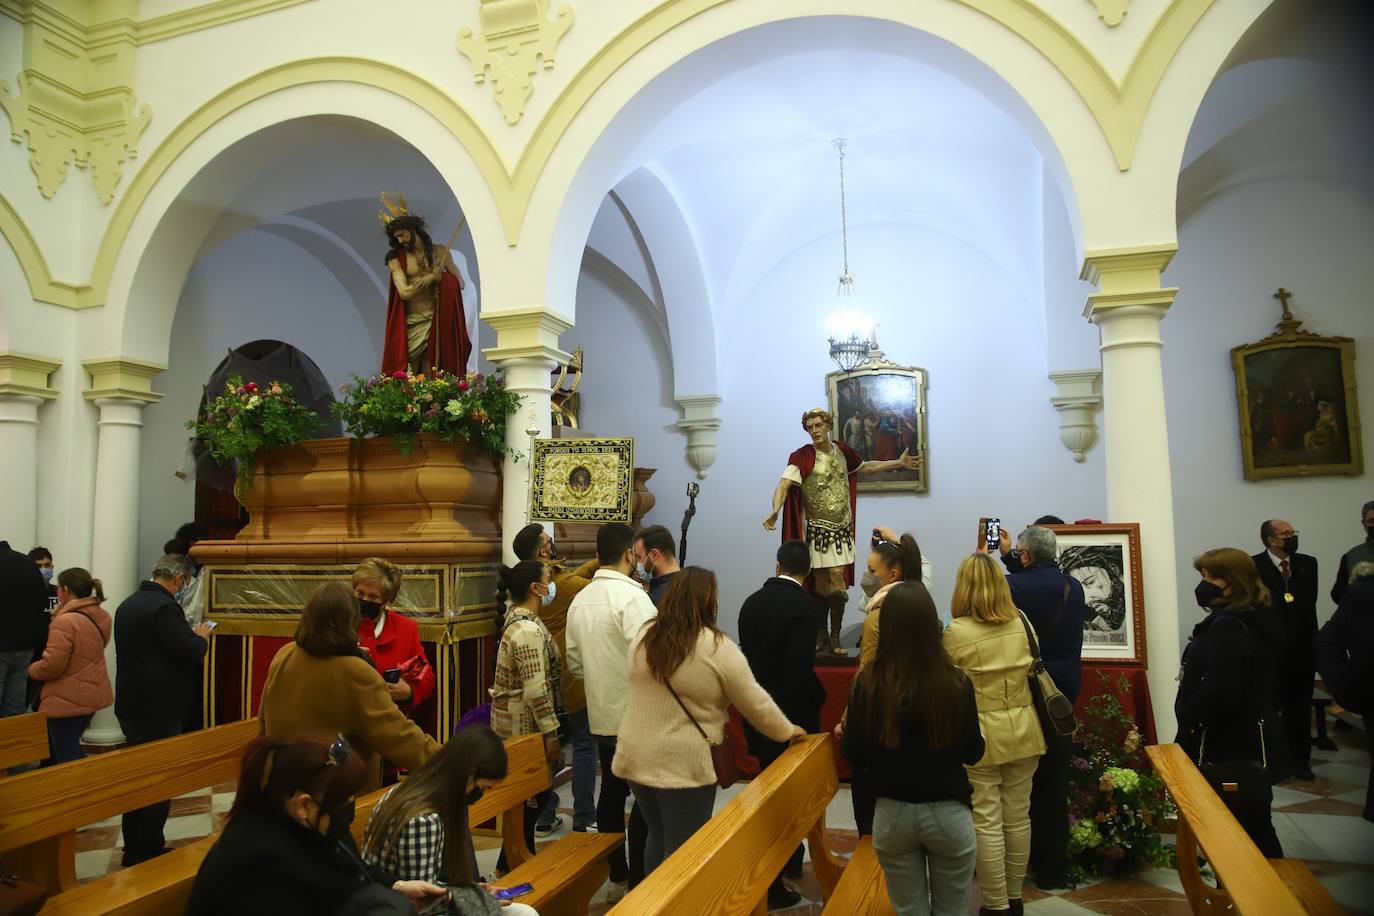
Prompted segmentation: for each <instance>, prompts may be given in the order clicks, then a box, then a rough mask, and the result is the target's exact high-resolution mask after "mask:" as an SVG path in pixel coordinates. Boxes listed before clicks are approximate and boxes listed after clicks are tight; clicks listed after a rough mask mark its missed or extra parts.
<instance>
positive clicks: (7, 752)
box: [0, 712, 48, 777]
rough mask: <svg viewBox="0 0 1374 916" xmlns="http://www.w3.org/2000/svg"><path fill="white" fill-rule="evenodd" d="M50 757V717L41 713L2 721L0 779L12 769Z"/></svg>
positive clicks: (12, 717) (0, 731) (10, 717)
mask: <svg viewBox="0 0 1374 916" xmlns="http://www.w3.org/2000/svg"><path fill="white" fill-rule="evenodd" d="M47 756H48V717H47V715H46V714H44V713H41V712H31V713H28V714H26V715H22V716H7V717H5V718H3V719H0V777H3V776H4V771H5V770H8V769H9V768H10V767H17V766H19V765H20V764H22V763H37V762H38V761H40V760H45V759H47Z"/></svg>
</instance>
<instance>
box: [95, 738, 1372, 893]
mask: <svg viewBox="0 0 1374 916" xmlns="http://www.w3.org/2000/svg"><path fill="white" fill-rule="evenodd" d="M1333 737H1334V738H1335V740H1336V742H1337V745H1338V749H1337V750H1335V751H1322V750H1315V749H1314V750H1313V752H1312V758H1313V759H1312V769H1313V772H1315V773H1316V774H1317V779H1316V780H1315V781H1313V782H1299V781H1296V780H1295V781H1290V782H1287V783H1284V784H1283V785H1282V786H1278V787H1276V788H1275V790H1274V826H1275V828H1276V830H1277V831H1278V835H1279V840H1280V841H1281V842H1282V843H1283V848H1284V852H1285V853H1286V854H1287V855H1288V856H1289V857H1290V858H1300V859H1303V860H1305V861H1306V862H1307V864H1308V865H1309V867H1311V869H1312V871H1313V873H1314V874H1316V875H1317V877H1318V878H1320V879H1321V881H1322V883H1323V884H1324V885H1326V887H1327V889H1328V890H1330V891H1331V893H1332V895H1333V896H1335V898H1336V899H1337V900H1338V901H1340V903H1341V904H1342V905H1344V906H1345V907H1346V908H1347V909H1348V910H1349V912H1351V913H1353V914H1369V916H1374V824H1371V823H1369V822H1367V821H1365V820H1363V819H1362V818H1361V817H1360V812H1361V811H1362V810H1363V808H1364V793H1365V786H1366V783H1367V781H1368V779H1369V756H1368V752H1367V751H1366V750H1365V747H1366V746H1367V745H1366V742H1367V740H1368V739H1367V737H1366V735H1365V733H1364V732H1363V731H1359V730H1357V729H1351V730H1345V731H1339V732H1334V733H1333ZM742 788H743V786H742V785H741V786H737V787H733V788H731V789H728V790H724V791H722V792H719V793H717V797H716V809H717V810H719V809H720V808H722V807H724V805H725V804H726V803H727V802H728V801H729V800H730V799H731V798H733V797H734V796H735V794H736V793H737V792H739V791H740V790H741V789H742ZM568 792H569V790H568V788H567V787H564V788H563V789H562V790H561V793H562V801H563V802H564V803H570V802H571V799H570V798H569V796H568ZM233 793H234V787H233V786H232V785H220V786H215V787H214V789H208V790H203V791H201V792H195V793H192V794H190V795H187V796H184V797H182V798H178V799H175V800H174V801H173V802H172V814H171V817H170V818H169V819H168V822H167V834H166V835H167V839H168V845H169V846H173V847H177V846H183V845H186V844H187V843H190V842H192V841H194V840H195V839H198V838H200V837H203V836H206V835H208V834H209V833H211V832H213V831H214V830H217V829H219V827H220V825H221V824H222V822H223V820H224V816H225V813H226V812H227V811H228V810H229V807H230V805H231V804H233V800H234V795H233ZM570 821H571V812H570V811H567V810H565V811H564V826H563V831H566V830H567V829H568V826H567V825H568V824H569V823H570ZM826 823H827V825H828V827H829V829H830V836H831V841H832V847H833V848H834V849H835V851H836V852H837V853H839V854H841V855H847V854H849V853H850V852H852V851H853V849H854V846H855V845H856V844H857V842H858V837H857V834H856V832H855V829H854V816H853V810H852V808H851V805H850V800H849V791H848V789H846V788H844V787H841V789H840V792H839V793H838V794H837V795H836V796H835V798H834V799H833V800H832V801H831V803H830V806H829V808H828V809H827V813H826ZM559 835H561V833H556V834H554V835H553V836H551V837H549V838H548V839H547V840H541V841H540V844H542V843H545V842H552V841H553V840H555V839H557V838H558V836H559ZM119 844H120V836H119V820H118V818H115V819H112V820H110V821H104V822H101V823H99V824H94V825H92V826H90V827H88V828H86V829H85V830H82V831H81V832H80V833H79V834H78V835H77V854H76V869H77V877H78V878H80V879H81V880H83V881H85V880H90V879H91V878H95V877H99V876H101V875H104V874H108V873H110V872H112V871H117V870H118V869H119V867H120V866H119V858H120V855H121V854H122V850H120V848H119ZM495 845H496V844H495V841H494V840H487V839H485V838H483V837H478V838H477V846H478V847H479V849H478V853H477V858H478V863H479V864H480V866H481V867H482V868H483V869H484V870H487V871H488V873H489V872H490V870H491V869H492V868H493V867H494V865H495V863H496V856H497V850H496V849H495ZM483 847H485V848H483ZM793 886H794V887H795V889H796V890H797V891H798V892H800V893H801V894H802V897H803V902H802V903H801V904H798V905H797V906H795V907H793V908H791V909H789V910H785V911H781V912H786V913H787V914H788V916H809V914H817V913H820V912H821V903H820V901H821V894H820V886H819V885H818V884H817V882H816V877H815V873H814V872H812V870H811V866H810V863H809V861H808V863H807V866H806V869H805V871H804V874H803V877H802V879H801V880H799V881H797V882H794V883H793ZM605 893H606V891H605V889H604V888H603V889H602V890H601V891H600V892H599V893H598V894H597V896H596V897H595V898H594V899H593V903H592V908H591V910H590V913H591V914H593V916H600V914H604V913H605V912H606V911H607V910H608V909H609V908H610V907H609V906H608V905H607V904H606V903H605ZM1024 899H1025V901H1026V912H1027V913H1028V914H1032V916H1082V914H1093V913H1097V914H1104V916H1174V914H1178V916H1184V914H1187V913H1189V912H1190V910H1189V907H1188V901H1187V899H1186V898H1185V897H1184V896H1183V890H1182V886H1181V885H1180V884H1179V881H1178V875H1177V874H1176V873H1175V872H1173V871H1165V870H1155V871H1147V872H1142V873H1139V874H1136V875H1134V876H1132V877H1130V878H1126V879H1115V880H1107V881H1098V882H1094V883H1092V884H1089V885H1086V886H1083V887H1079V888H1076V889H1074V890H1069V891H1056V892H1053V893H1045V892H1042V891H1039V890H1037V889H1035V888H1034V887H1032V886H1030V885H1027V887H1026V889H1025V894H1024ZM979 902H980V901H979V898H978V892H977V889H976V887H975V890H974V899H973V904H972V907H971V911H972V912H977V907H978V904H979Z"/></svg>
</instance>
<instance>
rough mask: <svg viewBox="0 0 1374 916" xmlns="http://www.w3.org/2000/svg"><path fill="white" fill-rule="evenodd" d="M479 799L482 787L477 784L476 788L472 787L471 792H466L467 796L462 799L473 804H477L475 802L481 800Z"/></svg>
mask: <svg viewBox="0 0 1374 916" xmlns="http://www.w3.org/2000/svg"><path fill="white" fill-rule="evenodd" d="M481 799H482V787H481V786H478V787H477V788H475V789H473V790H472V791H471V792H469V793H468V794H467V797H466V798H465V799H464V801H466V802H467V803H468V804H469V805H475V804H477V802H479V801H481Z"/></svg>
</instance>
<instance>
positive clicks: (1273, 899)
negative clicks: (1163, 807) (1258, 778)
mask: <svg viewBox="0 0 1374 916" xmlns="http://www.w3.org/2000/svg"><path fill="white" fill-rule="evenodd" d="M1145 752H1146V753H1147V754H1148V755H1149V757H1150V762H1151V763H1153V764H1154V768H1155V772H1157V773H1158V774H1159V776H1160V778H1161V779H1162V780H1164V785H1165V786H1166V787H1167V788H1168V790H1169V794H1170V795H1172V796H1173V797H1174V802H1175V803H1176V804H1177V805H1178V820H1179V825H1178V874H1179V881H1180V882H1181V883H1182V884H1183V890H1184V893H1186V894H1187V895H1188V902H1189V904H1191V906H1192V908H1193V912H1194V913H1210V912H1221V911H1225V910H1227V909H1229V907H1228V906H1227V905H1226V904H1227V903H1230V904H1232V905H1234V909H1235V911H1237V912H1240V913H1244V914H1245V916H1265V914H1271V913H1272V914H1276V916H1277V914H1291V913H1304V912H1307V911H1306V910H1305V909H1304V908H1303V906H1302V905H1301V904H1300V903H1299V902H1298V899H1297V898H1296V897H1295V896H1294V895H1293V893H1292V892H1291V891H1290V890H1289V889H1288V887H1287V885H1285V884H1284V882H1283V879H1282V878H1281V877H1280V876H1279V873H1278V872H1277V871H1275V870H1274V868H1273V866H1272V865H1271V864H1270V863H1269V861H1268V860H1267V859H1265V857H1264V854H1263V853H1262V852H1260V850H1259V847H1258V846H1256V845H1255V843H1254V841H1253V840H1251V839H1250V836H1249V835H1248V834H1247V833H1246V832H1245V829H1244V828H1243V827H1241V825H1240V822H1239V821H1237V820H1236V819H1235V817H1234V816H1233V815H1232V814H1231V812H1230V810H1229V809H1228V808H1227V807H1226V805H1225V804H1224V803H1223V802H1222V800H1221V798H1220V797H1219V796H1218V795H1217V793H1216V792H1215V791H1214V790H1213V789H1212V786H1211V785H1210V784H1209V783H1208V782H1207V779H1206V777H1204V776H1203V775H1202V773H1201V772H1200V771H1199V770H1198V768H1197V766H1195V765H1194V764H1193V761H1192V760H1190V759H1189V758H1188V755H1187V753H1185V752H1184V750H1183V748H1182V747H1180V746H1178V745H1177V744H1153V745H1150V746H1149V747H1147V748H1146V749H1145ZM1197 849H1200V850H1201V852H1202V854H1203V856H1204V857H1205V858H1206V859H1207V861H1208V862H1209V863H1211V866H1212V870H1213V871H1214V872H1216V875H1217V879H1218V881H1219V882H1220V883H1221V884H1222V885H1223V886H1224V887H1225V891H1224V892H1223V894H1224V896H1226V897H1229V901H1221V900H1218V899H1217V898H1218V892H1217V889H1216V888H1213V887H1211V886H1210V885H1209V884H1207V883H1206V882H1205V881H1203V880H1202V876H1201V874H1200V873H1199V871H1198V868H1197V857H1196V855H1195V854H1194V850H1197Z"/></svg>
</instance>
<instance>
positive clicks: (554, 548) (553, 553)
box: [549, 539, 558, 560]
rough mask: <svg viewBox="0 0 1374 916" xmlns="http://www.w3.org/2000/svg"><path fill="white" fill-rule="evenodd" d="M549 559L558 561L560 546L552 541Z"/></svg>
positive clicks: (550, 541) (550, 542)
mask: <svg viewBox="0 0 1374 916" xmlns="http://www.w3.org/2000/svg"><path fill="white" fill-rule="evenodd" d="M549 559H550V560H557V559H558V545H557V544H555V543H554V542H553V540H552V539H550V540H549Z"/></svg>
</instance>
